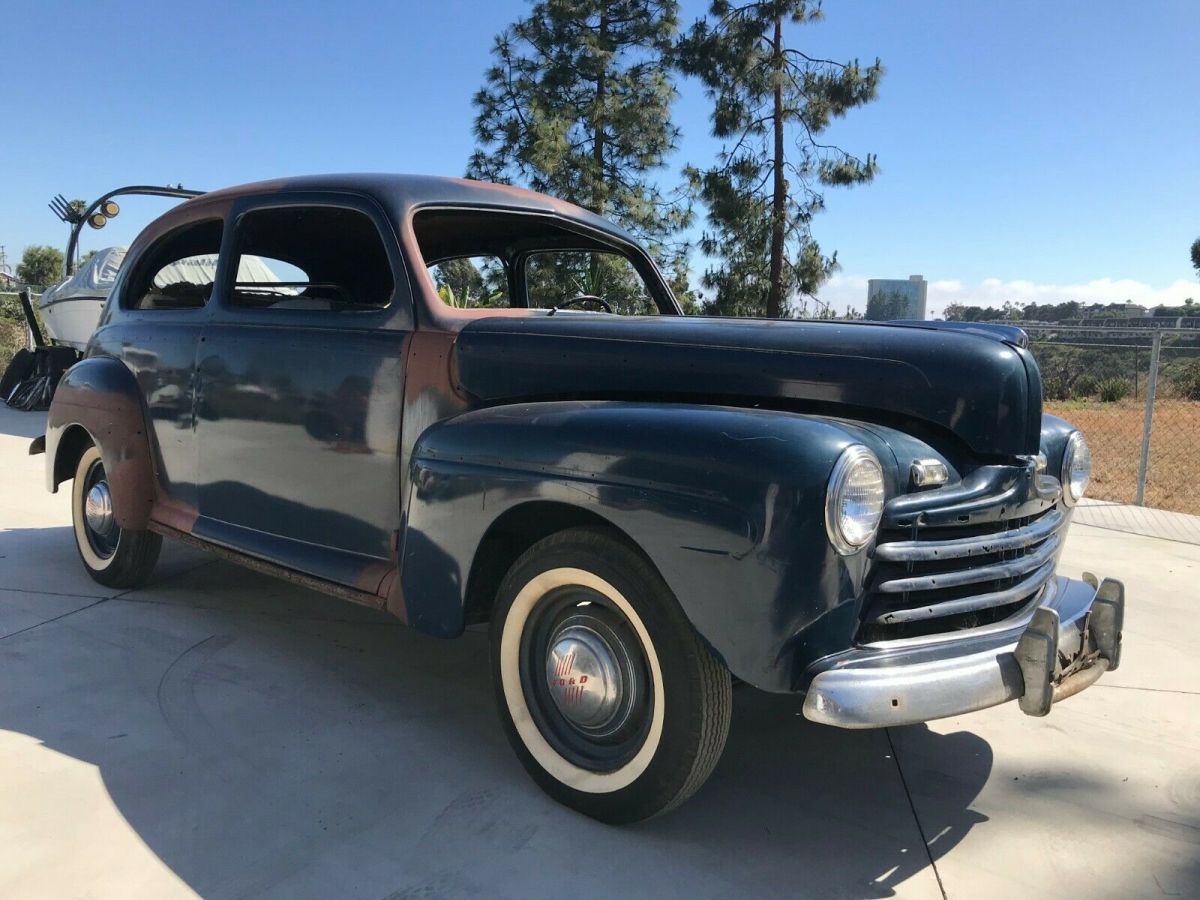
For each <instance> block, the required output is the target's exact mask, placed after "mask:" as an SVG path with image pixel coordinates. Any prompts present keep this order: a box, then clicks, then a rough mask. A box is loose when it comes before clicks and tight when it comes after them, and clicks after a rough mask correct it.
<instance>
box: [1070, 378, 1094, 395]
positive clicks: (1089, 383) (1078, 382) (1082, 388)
mask: <svg viewBox="0 0 1200 900" xmlns="http://www.w3.org/2000/svg"><path fill="white" fill-rule="evenodd" d="M1099 390H1100V382H1099V380H1098V379H1097V378H1096V376H1095V375H1080V376H1079V377H1078V378H1076V379H1075V384H1074V386H1073V388H1072V390H1071V393H1072V394H1074V395H1075V396H1076V397H1094V396H1096V392H1097V391H1099Z"/></svg>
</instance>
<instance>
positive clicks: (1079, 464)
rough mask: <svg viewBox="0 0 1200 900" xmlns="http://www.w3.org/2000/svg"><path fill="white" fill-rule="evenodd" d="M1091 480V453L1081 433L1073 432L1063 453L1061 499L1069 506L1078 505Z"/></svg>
mask: <svg viewBox="0 0 1200 900" xmlns="http://www.w3.org/2000/svg"><path fill="white" fill-rule="evenodd" d="M1091 480H1092V451H1091V450H1089V449H1088V445H1087V441H1085V440H1084V439H1083V432H1082V431H1073V432H1071V436H1070V437H1069V438H1067V448H1066V449H1065V450H1064V451H1063V464H1062V486H1063V499H1065V500H1066V501H1067V503H1068V504H1070V505H1074V504H1076V503H1078V502H1079V499H1080V498H1081V497H1082V496H1083V492H1084V491H1086V490H1087V489H1088V482H1089V481H1091Z"/></svg>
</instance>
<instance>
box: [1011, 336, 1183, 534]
mask: <svg viewBox="0 0 1200 900" xmlns="http://www.w3.org/2000/svg"><path fill="white" fill-rule="evenodd" d="M1021 327H1023V328H1025V330H1026V331H1027V332H1028V333H1029V335H1030V349H1031V350H1032V351H1033V355H1034V357H1035V358H1036V359H1037V361H1038V365H1039V367H1040V368H1041V370H1042V381H1043V385H1044V389H1045V397H1046V400H1045V409H1046V412H1048V413H1051V414H1053V415H1056V416H1061V417H1062V418H1064V419H1067V420H1068V421H1070V422H1072V423H1073V424H1075V425H1076V426H1077V427H1079V428H1080V429H1081V430H1082V431H1083V433H1084V434H1085V435H1086V436H1087V439H1088V445H1089V446H1090V447H1091V450H1092V469H1093V476H1092V486H1091V488H1090V489H1089V490H1088V494H1089V496H1091V497H1093V498H1095V499H1098V500H1112V501H1115V502H1118V503H1136V504H1139V505H1145V506H1151V507H1156V508H1158V509H1167V510H1173V511H1175V512H1186V513H1193V514H1200V332H1198V331H1197V330H1196V329H1180V328H1162V329H1159V328H1153V329H1149V328H1128V329H1122V328H1120V327H1117V326H1114V327H1104V328H1096V327H1070V326H1066V327H1058V326H1034V325H1029V324H1025V323H1022V324H1021Z"/></svg>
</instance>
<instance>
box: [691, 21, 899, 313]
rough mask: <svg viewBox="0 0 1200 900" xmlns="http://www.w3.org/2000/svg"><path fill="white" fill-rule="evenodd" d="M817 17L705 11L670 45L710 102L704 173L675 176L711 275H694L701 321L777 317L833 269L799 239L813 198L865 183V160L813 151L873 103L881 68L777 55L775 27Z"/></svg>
mask: <svg viewBox="0 0 1200 900" xmlns="http://www.w3.org/2000/svg"><path fill="white" fill-rule="evenodd" d="M820 17H821V8H820V5H819V4H815V3H810V2H807V0H768V2H736V3H735V2H730V0H713V2H712V3H711V6H710V8H709V15H708V17H707V18H706V19H701V20H699V21H697V22H696V24H695V25H694V26H693V27H692V28H691V30H690V31H689V32H688V33H687V35H686V36H685V37H684V38H683V39H682V40H681V41H680V43H679V48H678V61H679V65H680V67H681V68H682V69H683V70H684V71H685V72H688V73H690V74H693V75H696V76H697V77H699V78H700V80H701V81H702V82H703V83H704V85H705V88H706V89H707V92H708V95H709V97H710V98H711V99H712V101H713V113H712V131H713V135H714V136H715V137H718V138H720V139H722V141H724V142H725V143H724V146H723V147H722V150H721V153H720V156H719V158H718V160H717V163H716V165H714V166H712V167H709V168H703V169H701V168H697V167H694V166H689V167H688V168H687V169H686V170H685V174H686V175H687V177H688V181H689V184H690V186H691V188H692V191H693V193H694V195H695V196H697V197H698V198H699V199H701V200H702V201H703V202H704V204H705V206H706V207H707V210H708V227H707V228H706V229H705V231H704V233H703V236H702V237H701V240H700V249H701V250H702V251H703V252H704V253H705V254H706V255H707V256H709V257H712V258H714V259H716V260H718V263H717V264H716V265H715V266H714V267H712V268H710V269H709V270H708V271H706V272H705V274H704V285H705V286H706V287H708V288H711V289H712V290H714V291H715V297H714V298H713V299H712V301H710V302H709V303H708V304H706V307H707V309H708V310H710V311H712V312H716V313H720V314H724V315H759V316H761V315H767V316H771V317H777V316H780V315H783V314H785V313H788V312H791V311H792V310H789V308H788V307H789V302H790V300H791V298H792V297H794V296H795V295H796V294H797V293H799V294H813V293H814V292H815V291H816V289H817V288H818V287H819V286H820V285H821V284H822V283H823V282H824V281H825V280H826V279H827V278H828V277H829V275H830V274H831V273H832V272H833V271H834V270H835V269H836V268H837V254H836V253H835V254H833V255H830V256H826V255H825V254H824V253H823V252H822V251H821V248H820V246H819V245H818V244H817V242H816V240H815V239H814V238H813V235H812V231H811V227H810V226H811V222H812V218H813V216H814V215H816V214H817V213H818V212H820V211H821V210H822V209H823V208H824V206H825V197H824V194H823V192H822V191H823V189H824V188H825V187H834V186H848V185H854V184H861V183H864V182H868V181H871V180H872V179H873V178H874V176H875V173H876V171H877V166H876V162H875V157H874V156H872V155H870V154H868V155H867V156H866V157H864V158H860V157H856V156H853V155H851V154H850V153H848V152H846V151H845V150H842V149H841V148H839V147H835V146H833V145H831V144H828V143H826V142H824V140H823V138H822V134H823V132H824V131H825V130H826V128H828V126H829V125H830V123H831V122H832V121H833V119H835V118H839V117H841V116H844V115H845V114H846V113H847V112H849V111H850V110H851V109H854V108H855V107H858V106H861V105H863V104H865V103H868V102H870V101H871V100H873V99H875V96H876V92H877V86H878V84H879V80H880V78H881V77H882V75H883V67H882V66H881V65H880V63H879V61H878V60H876V61H875V62H874V63H873V64H871V65H869V66H867V67H865V68H864V67H861V66H860V65H859V63H858V62H857V61H851V62H847V63H838V62H834V61H833V60H828V59H822V58H820V57H818V56H810V55H808V54H806V53H804V52H802V51H801V50H800V49H799V48H797V47H794V46H789V45H788V43H787V40H786V38H785V36H784V25H785V23H789V24H792V25H799V24H804V23H808V22H812V21H814V20H816V19H819V18H820Z"/></svg>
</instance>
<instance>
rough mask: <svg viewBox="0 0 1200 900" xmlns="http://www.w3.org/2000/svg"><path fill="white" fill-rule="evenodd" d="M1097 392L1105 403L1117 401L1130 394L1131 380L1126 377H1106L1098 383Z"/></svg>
mask: <svg viewBox="0 0 1200 900" xmlns="http://www.w3.org/2000/svg"><path fill="white" fill-rule="evenodd" d="M1096 393H1098V394H1099V395H1100V399H1101V400H1103V401H1104V402H1105V403H1116V402H1117V401H1118V400H1124V399H1125V398H1126V397H1127V396H1129V382H1128V381H1126V380H1125V379H1124V378H1105V379H1104V380H1103V381H1101V382H1100V383H1098V384H1097V385H1096Z"/></svg>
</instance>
